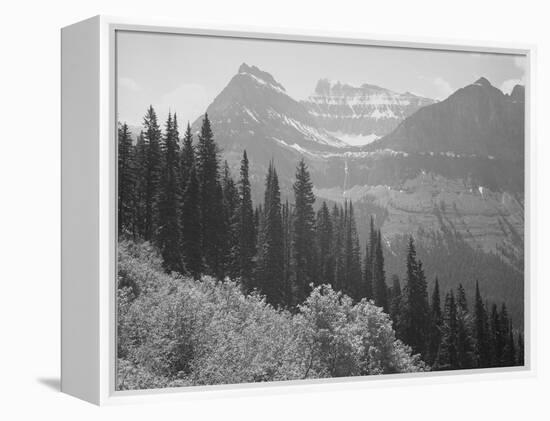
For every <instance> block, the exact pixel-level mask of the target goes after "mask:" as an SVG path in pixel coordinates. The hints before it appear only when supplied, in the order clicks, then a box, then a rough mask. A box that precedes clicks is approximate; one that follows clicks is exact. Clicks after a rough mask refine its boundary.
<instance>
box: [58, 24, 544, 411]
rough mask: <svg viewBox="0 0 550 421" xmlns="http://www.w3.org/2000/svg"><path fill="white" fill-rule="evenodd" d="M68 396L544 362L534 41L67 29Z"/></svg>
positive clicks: (325, 382) (366, 379) (428, 373)
mask: <svg viewBox="0 0 550 421" xmlns="http://www.w3.org/2000/svg"><path fill="white" fill-rule="evenodd" d="M61 40H62V93H61V95H62V379H61V380H62V381H61V386H62V391H64V392H66V393H68V394H71V395H74V396H77V397H79V398H82V399H85V400H87V401H90V402H93V403H96V404H104V403H115V402H126V401H137V400H155V399H156V400H158V399H170V398H176V399H181V398H182V397H186V398H187V397H192V396H202V395H204V394H206V395H208V396H216V395H220V394H223V395H235V396H238V395H241V394H251V393H266V391H268V390H270V389H271V388H273V387H276V388H277V391H278V393H281V392H284V393H287V392H288V393H290V392H292V393H293V392H295V391H299V390H317V389H328V388H342V387H376V385H377V384H379V383H378V382H375V381H372V380H380V379H384V380H385V381H387V382H390V383H395V384H403V383H405V384H415V383H419V382H422V383H425V382H437V381H440V380H441V378H442V376H444V377H445V381H452V380H454V379H457V378H462V377H463V375H475V376H476V377H484V378H491V377H513V376H525V375H529V374H532V373H533V372H534V368H533V355H532V352H531V350H532V347H531V342H532V337H531V331H532V329H531V328H532V320H531V314H532V311H533V309H532V306H531V303H532V301H531V295H532V290H533V283H532V281H531V279H530V276H529V275H530V271H529V267H530V246H531V236H530V235H529V233H530V231H529V230H530V212H531V207H530V193H531V192H530V180H531V179H530V171H531V168H530V148H529V144H530V143H529V141H530V134H531V127H532V122H531V110H530V104H531V96H532V94H533V78H532V70H531V69H532V67H531V64H532V57H533V47H531V46H510V45H495V44H494V43H469V45H462V44H461V43H457V42H455V41H441V42H434V41H433V40H429V41H426V40H418V39H413V40H408V39H407V40H405V39H382V38H380V37H376V36H365V35H357V34H327V33H311V32H307V33H306V32H303V31H298V30H296V31H293V32H292V33H287V31H281V30H277V29H271V30H265V32H258V31H257V30H253V29H251V28H237V27H232V28H230V27H224V28H221V27H213V26H210V27H194V26H192V25H186V26H181V25H178V24H173V23H166V22H152V21H149V22H144V21H136V20H128V19H121V18H109V17H103V16H98V17H94V18H91V19H89V20H86V21H83V22H80V23H76V24H74V25H71V26H68V27H66V28H63V30H62V37H61Z"/></svg>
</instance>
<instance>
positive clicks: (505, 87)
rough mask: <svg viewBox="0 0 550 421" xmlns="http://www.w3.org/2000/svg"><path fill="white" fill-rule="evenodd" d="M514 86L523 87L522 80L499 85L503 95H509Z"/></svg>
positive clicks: (511, 80) (512, 80)
mask: <svg viewBox="0 0 550 421" xmlns="http://www.w3.org/2000/svg"><path fill="white" fill-rule="evenodd" d="M516 85H524V83H523V79H508V80H505V81H504V82H502V85H500V90H501V91H502V92H503V93H505V94H509V93H510V92H512V89H514V86H516Z"/></svg>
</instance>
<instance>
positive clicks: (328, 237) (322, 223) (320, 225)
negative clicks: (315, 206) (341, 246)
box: [316, 202, 334, 283]
mask: <svg viewBox="0 0 550 421" xmlns="http://www.w3.org/2000/svg"><path fill="white" fill-rule="evenodd" d="M316 237H317V250H318V253H319V266H320V270H319V283H332V280H333V276H334V259H333V251H332V237H333V232H332V221H331V217H330V211H329V210H328V206H327V203H326V202H323V204H322V205H321V209H319V211H318V212H317V222H316Z"/></svg>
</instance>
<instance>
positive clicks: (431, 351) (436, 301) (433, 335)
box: [426, 277, 443, 365]
mask: <svg viewBox="0 0 550 421" xmlns="http://www.w3.org/2000/svg"><path fill="white" fill-rule="evenodd" d="M430 314H431V320H430V344H429V347H428V353H427V358H426V362H427V363H428V364H430V365H433V364H434V363H435V361H436V359H437V354H438V352H439V344H440V343H441V330H442V326H443V314H442V313H441V294H440V292H439V279H437V277H436V278H435V283H434V289H433V292H432V300H431V303H430Z"/></svg>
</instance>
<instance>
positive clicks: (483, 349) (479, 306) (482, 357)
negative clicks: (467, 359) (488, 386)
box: [474, 281, 491, 368]
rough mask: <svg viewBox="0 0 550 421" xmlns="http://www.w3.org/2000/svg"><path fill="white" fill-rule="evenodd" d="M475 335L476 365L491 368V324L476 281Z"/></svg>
mask: <svg viewBox="0 0 550 421" xmlns="http://www.w3.org/2000/svg"><path fill="white" fill-rule="evenodd" d="M474 335H475V354H476V360H477V361H476V365H477V367H479V368H482V367H490V366H491V355H490V346H489V324H488V318H487V311H486V310H485V306H484V305H483V300H482V299H481V293H480V292H479V282H477V281H476V295H475V305H474Z"/></svg>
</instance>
